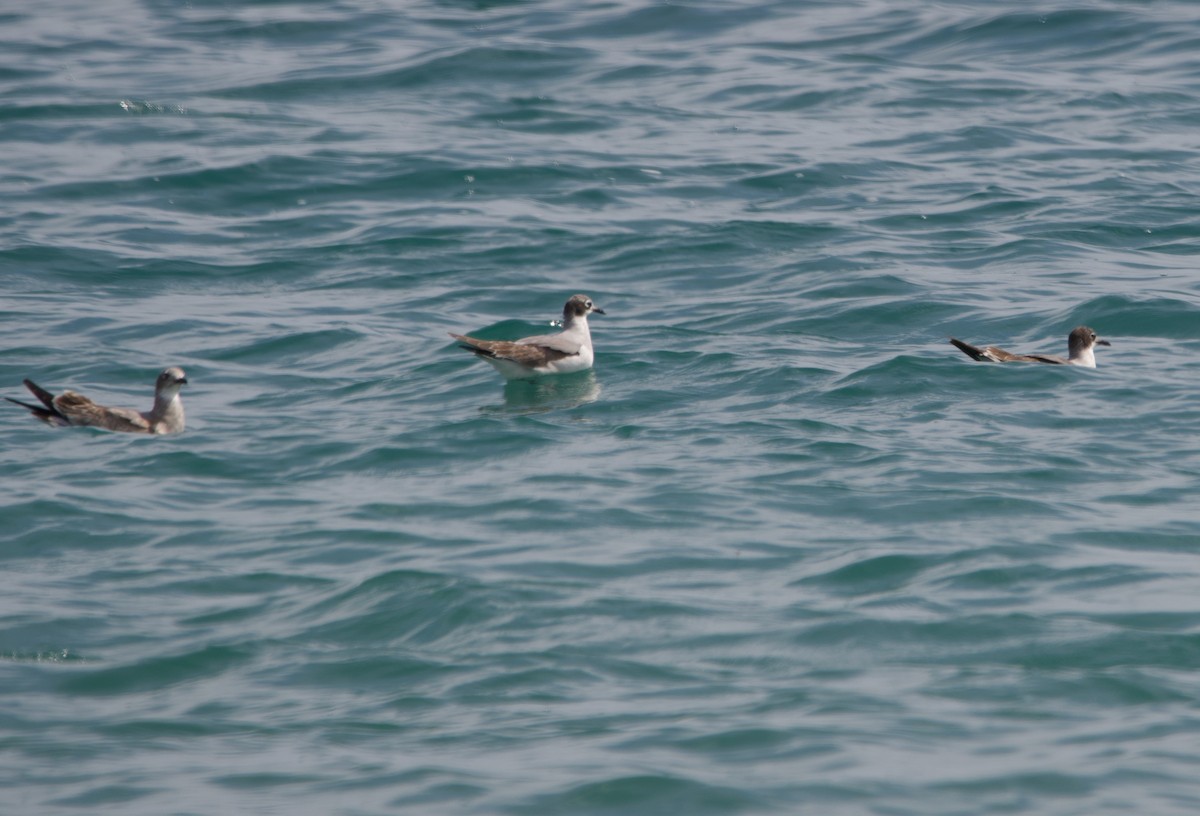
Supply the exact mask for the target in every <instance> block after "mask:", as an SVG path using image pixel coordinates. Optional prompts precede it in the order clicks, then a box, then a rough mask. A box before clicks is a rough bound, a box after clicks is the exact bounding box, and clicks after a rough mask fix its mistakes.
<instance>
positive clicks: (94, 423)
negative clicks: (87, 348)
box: [5, 366, 187, 434]
mask: <svg viewBox="0 0 1200 816" xmlns="http://www.w3.org/2000/svg"><path fill="white" fill-rule="evenodd" d="M184 385H187V376H186V375H184V373H183V369H182V368H177V367H175V366H172V367H171V368H164V369H163V371H162V373H161V374H159V375H158V381H157V382H156V383H155V384H154V407H153V408H151V409H150V410H149V411H135V410H133V409H132V408H109V407H107V406H104V405H97V404H96V403H94V402H92V401H91V400H90V399H88V398H87V397H85V396H83V395H82V394H76V393H75V392H74V391H64V392H62V393H61V394H59V395H58V396H57V397H56V396H54V395H53V394H51V393H50V392H49V391H47V390H46V389H44V388H42V387H41V386H39V385H38V384H37V383H35V382H34V381H33V380H25V387H26V388H28V389H29V390H30V392H32V394H33V395H34V396H35V397H37V398H38V399H39V400H40V401H41V403H42V404H41V405H30V404H29V403H27V402H21V401H19V400H15V399H13V398H12V397H5V399H6V400H8V401H9V402H12V403H16V404H17V405H20V406H21V407H22V408H28V409H29V412H30V413H31V414H33V415H34V416H35V417H37V418H38V419H40V420H42V421H43V422H45V423H47V424H49V425H56V426H59V427H65V426H68V425H86V426H89V427H92V428H104V429H106V430H109V431H124V432H126V433H145V434H170V433H179V432H180V431H182V430H183V401H182V400H180V399H179V389H180V387H181V386H184Z"/></svg>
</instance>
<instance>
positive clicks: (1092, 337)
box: [950, 326, 1112, 368]
mask: <svg viewBox="0 0 1200 816" xmlns="http://www.w3.org/2000/svg"><path fill="white" fill-rule="evenodd" d="M950 342H951V343H953V344H954V345H955V346H957V347H958V348H959V349H961V350H962V353H963V354H966V355H967V356H968V357H970V358H971V359H973V360H979V361H980V362H984V363H1047V364H1049V365H1074V366H1082V367H1084V368H1095V367H1096V354H1095V351H1094V349H1095V347H1096V346H1111V345H1112V343H1110V342H1108V341H1107V340H1101V339H1100V338H1099V337H1097V336H1096V332H1094V331H1093V330H1092V329H1089V328H1088V327H1087V326H1078V327H1076V328H1075V329H1073V330H1072V331H1071V333H1070V334H1069V335H1068V336H1067V352H1068V353H1067V359H1065V360H1064V359H1063V358H1062V357H1059V356H1057V355H1054V354H1013V353H1012V352H1010V351H1005V350H1004V349H1002V348H996V347H995V346H985V347H983V348H979V347H978V346H972V345H971V344H970V343H964V342H963V341H962V340H956V339H955V338H953V337H951V338H950Z"/></svg>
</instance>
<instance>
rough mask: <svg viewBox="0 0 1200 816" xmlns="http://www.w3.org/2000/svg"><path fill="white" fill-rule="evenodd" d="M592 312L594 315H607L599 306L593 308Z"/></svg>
mask: <svg viewBox="0 0 1200 816" xmlns="http://www.w3.org/2000/svg"><path fill="white" fill-rule="evenodd" d="M592 312H593V313H594V314H605V311H604V310H603V309H601V308H600V307H599V306H593V307H592Z"/></svg>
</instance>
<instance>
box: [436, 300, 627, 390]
mask: <svg viewBox="0 0 1200 816" xmlns="http://www.w3.org/2000/svg"><path fill="white" fill-rule="evenodd" d="M593 312H594V313H595V314H604V310H603V309H599V308H597V307H596V305H595V304H593V303H592V299H591V298H590V297H588V296H587V295H572V296H571V299H570V300H568V301H567V304H566V305H565V306H563V322H562V331H561V332H559V333H558V334H539V335H537V336H535V337H525V338H523V339H521V340H517V341H515V342H511V341H508V340H479V339H476V338H474V337H468V336H466V335H464V334H454V333H453V332H450V336H451V337H453V338H454V339H455V340H457V341H459V342H460V343H462V345H461V346H460V348H464V349H466V350H467V351H473V352H475V354H477V355H479V357H481V358H483V359H484V360H487V361H488V362H489V363H491V364H492V365H493V366H495V367H496V370H497V371H499V372H500V373H501V374H502V375H504V378H505V379H506V380H526V379H530V378H533V377H541V376H543V375H545V374H571V373H574V372H576V371H585V370H587V369H589V368H591V367H592V361H593V360H594V359H595V353H594V352H593V351H592V333H591V332H590V331H588V322H587V318H588V315H589V314H592V313H593Z"/></svg>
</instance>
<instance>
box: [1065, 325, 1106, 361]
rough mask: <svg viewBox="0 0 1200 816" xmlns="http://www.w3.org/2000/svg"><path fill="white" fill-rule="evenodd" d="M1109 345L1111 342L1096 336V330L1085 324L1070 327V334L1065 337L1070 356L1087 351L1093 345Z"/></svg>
mask: <svg viewBox="0 0 1200 816" xmlns="http://www.w3.org/2000/svg"><path fill="white" fill-rule="evenodd" d="M1111 345H1112V343H1110V342H1108V341H1107V340H1101V339H1100V338H1099V337H1097V336H1096V332H1095V331H1093V330H1092V329H1089V328H1088V327H1087V326H1078V327H1076V328H1075V329H1072V331H1071V334H1070V336H1068V337H1067V349H1068V350H1069V351H1070V354H1071V356H1072V357H1074V356H1075V355H1077V354H1083V353H1084V352H1086V351H1089V350H1090V349H1091V348H1092V347H1093V346H1111Z"/></svg>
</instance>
